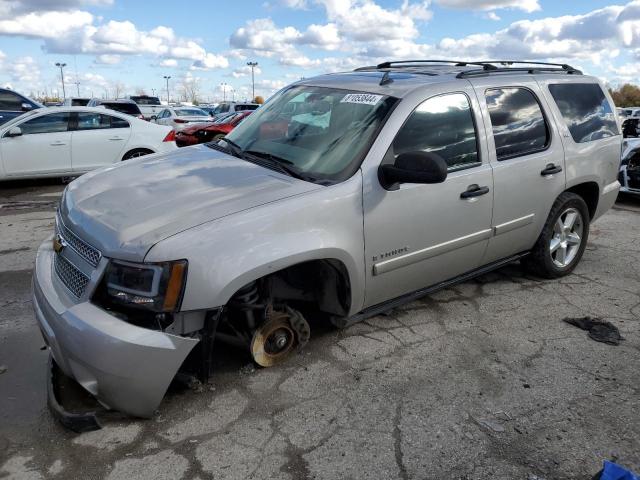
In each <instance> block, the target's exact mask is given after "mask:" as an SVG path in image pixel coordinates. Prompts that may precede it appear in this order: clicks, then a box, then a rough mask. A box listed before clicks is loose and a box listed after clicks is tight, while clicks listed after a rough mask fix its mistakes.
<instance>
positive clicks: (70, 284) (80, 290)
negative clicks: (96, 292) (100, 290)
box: [53, 254, 90, 298]
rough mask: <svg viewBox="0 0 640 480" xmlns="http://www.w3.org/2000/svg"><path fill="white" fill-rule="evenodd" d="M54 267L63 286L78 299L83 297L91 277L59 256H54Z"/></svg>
mask: <svg viewBox="0 0 640 480" xmlns="http://www.w3.org/2000/svg"><path fill="white" fill-rule="evenodd" d="M53 266H54V268H55V270H56V273H57V274H58V278H60V280H62V284H63V285H64V286H65V287H67V289H68V290H69V291H70V292H71V293H72V294H73V295H74V296H76V297H77V298H80V297H82V295H83V294H84V292H85V290H86V288H87V285H88V284H89V280H90V279H89V277H87V276H86V275H85V274H84V273H82V272H81V271H80V270H78V269H77V268H76V267H75V266H73V264H72V263H71V262H69V261H68V260H67V259H65V258H64V257H62V256H60V255H59V254H56V255H55V256H54V258H53Z"/></svg>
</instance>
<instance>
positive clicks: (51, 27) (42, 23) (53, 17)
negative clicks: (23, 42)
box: [0, 10, 93, 39]
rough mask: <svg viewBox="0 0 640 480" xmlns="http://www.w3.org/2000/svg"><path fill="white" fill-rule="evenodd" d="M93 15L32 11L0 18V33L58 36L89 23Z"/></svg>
mask: <svg viewBox="0 0 640 480" xmlns="http://www.w3.org/2000/svg"><path fill="white" fill-rule="evenodd" d="M92 22H93V15H91V14H90V13H88V12H82V11H79V10H76V11H72V12H32V13H27V14H24V15H18V16H15V17H12V18H0V35H17V36H25V37H38V38H45V39H46V38H59V37H61V36H65V35H67V34H69V33H72V32H73V31H76V30H78V29H81V28H83V27H85V26H88V25H90V24H91V23H92Z"/></svg>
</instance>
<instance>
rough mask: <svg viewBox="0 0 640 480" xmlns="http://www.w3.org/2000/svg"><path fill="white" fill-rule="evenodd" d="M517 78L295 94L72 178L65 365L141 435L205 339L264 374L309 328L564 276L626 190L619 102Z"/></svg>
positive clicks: (202, 362)
mask: <svg viewBox="0 0 640 480" xmlns="http://www.w3.org/2000/svg"><path fill="white" fill-rule="evenodd" d="M521 63H524V65H520V64H521ZM508 65H509V66H508V67H507V66H504V64H496V63H494V62H453V61H452V62H442V61H413V62H385V63H383V64H380V65H377V66H371V67H364V68H361V69H358V70H357V71H354V72H347V73H339V74H330V75H323V76H319V77H315V78H310V79H304V80H301V81H299V82H297V83H295V84H293V85H291V86H289V87H287V88H284V89H283V90H281V91H280V92H279V93H278V94H276V95H275V96H274V97H273V98H271V99H270V100H269V101H268V102H267V103H266V104H265V105H264V106H261V107H260V108H259V109H258V110H257V111H256V112H255V113H254V114H252V115H251V116H249V117H248V118H247V119H246V120H245V121H244V122H243V123H242V124H241V125H239V126H238V127H237V128H236V129H235V130H233V131H232V132H231V133H230V134H228V135H227V136H226V137H225V139H223V140H220V141H219V142H218V143H209V144H202V145H197V146H193V147H191V148H187V149H182V150H180V151H178V152H175V153H171V154H166V155H156V156H155V157H153V158H150V159H145V158H140V159H136V160H133V161H129V162H126V163H124V164H121V165H118V166H114V167H111V168H109V169H108V170H106V171H101V172H92V173H89V174H87V175H84V176H83V177H81V178H80V179H78V180H76V181H74V182H72V183H71V184H70V185H69V186H68V187H67V189H66V191H65V193H64V195H63V197H62V199H61V202H60V208H59V211H58V217H57V220H56V232H55V235H54V236H52V238H50V239H49V240H47V241H46V242H45V243H44V244H43V245H42V246H41V247H40V250H39V252H38V255H37V258H36V267H35V273H34V294H33V305H34V307H35V312H36V317H37V319H38V323H39V324H40V327H41V330H42V332H43V335H44V337H45V340H46V342H47V344H48V345H49V347H50V349H51V354H52V357H53V359H54V361H55V363H56V364H57V365H58V366H59V367H60V368H61V369H62V371H63V372H64V373H65V374H66V375H68V376H70V377H72V378H74V379H75V380H77V381H78V383H80V385H82V386H83V387H84V388H85V389H86V390H87V391H89V392H91V393H92V394H93V395H95V396H96V397H97V398H98V399H99V400H100V402H102V403H103V404H104V405H106V406H108V407H110V408H113V409H117V410H121V411H123V412H125V413H128V414H130V415H135V416H142V417H148V416H150V415H152V413H153V411H154V410H155V409H156V408H157V407H158V405H159V404H160V402H161V400H162V397H163V395H164V394H165V391H166V390H167V387H168V385H169V383H170V382H171V380H172V379H173V378H174V375H175V374H176V371H177V370H178V369H179V368H182V369H185V370H189V369H190V371H191V372H193V373H194V374H197V375H199V376H200V378H202V379H206V378H207V376H208V375H209V372H210V364H211V355H212V350H213V345H214V340H216V341H224V342H228V343H231V344H234V345H238V346H241V347H242V348H245V349H246V351H247V352H248V355H250V357H251V358H252V359H253V360H254V361H255V362H256V363H257V364H259V365H261V366H265V367H266V366H270V365H274V364H276V363H279V362H281V361H284V360H285V359H287V358H288V356H289V355H291V354H292V353H293V352H295V351H296V350H297V349H298V348H300V347H301V346H303V345H304V344H305V343H306V342H307V341H308V340H309V337H310V333H311V331H310V327H309V324H308V323H307V321H306V318H309V317H310V316H311V315H313V316H314V317H315V318H319V319H324V321H326V322H331V323H332V324H334V325H336V326H339V327H344V326H346V325H350V324H352V323H353V322H356V321H358V320H362V319H364V318H367V317H370V316H372V315H376V314H379V313H381V312H384V311H386V310H389V309H391V308H393V307H394V306H397V305H399V304H402V303H404V302H408V301H411V300H413V299H415V298H418V297H420V296H424V295H426V294H428V293H431V292H433V291H435V290H437V289H440V288H444V287H446V286H449V285H453V284H455V283H456V282H460V281H464V280H467V279H469V278H472V277H474V276H476V275H480V274H482V273H484V272H487V271H490V270H492V269H495V268H498V267H500V266H503V265H505V264H508V263H510V262H514V261H518V260H519V261H521V262H523V263H524V265H525V266H526V267H527V268H528V269H530V271H532V272H534V273H535V274H537V275H540V276H541V277H544V278H556V277H560V276H563V275H567V274H569V273H570V272H571V271H572V270H573V269H574V268H575V267H576V265H577V264H578V262H579V261H580V258H581V257H582V254H583V252H584V250H585V247H586V244H587V239H588V235H589V225H590V223H591V222H593V221H595V220H597V219H598V217H600V216H601V215H603V214H604V213H605V212H606V211H607V210H608V209H609V208H610V207H611V206H612V205H613V203H614V201H615V199H616V196H617V194H618V190H619V187H620V185H619V183H618V181H617V175H618V166H619V162H620V148H621V135H620V131H619V126H618V123H617V120H616V115H615V113H614V107H613V102H612V100H611V98H610V96H609V94H608V93H607V91H606V89H604V88H603V87H602V85H601V84H600V83H599V82H598V80H597V79H596V78H593V77H589V76H585V75H582V74H581V72H579V71H578V70H576V69H574V68H572V67H570V66H568V65H554V64H531V63H528V62H511V63H509V64H508ZM176 110H179V109H176ZM167 111H169V110H167Z"/></svg>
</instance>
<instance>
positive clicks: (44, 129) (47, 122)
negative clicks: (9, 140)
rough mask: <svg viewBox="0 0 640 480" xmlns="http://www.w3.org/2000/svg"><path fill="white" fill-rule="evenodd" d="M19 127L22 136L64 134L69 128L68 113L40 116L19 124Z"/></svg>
mask: <svg viewBox="0 0 640 480" xmlns="http://www.w3.org/2000/svg"><path fill="white" fill-rule="evenodd" d="M19 127H20V130H22V134H23V135H33V134H36V133H57V132H66V131H67V129H68V127H69V113H68V112H59V113H50V114H49V115H42V116H41V117H36V118H32V119H31V120H28V121H26V122H24V123H21V124H20V125H19Z"/></svg>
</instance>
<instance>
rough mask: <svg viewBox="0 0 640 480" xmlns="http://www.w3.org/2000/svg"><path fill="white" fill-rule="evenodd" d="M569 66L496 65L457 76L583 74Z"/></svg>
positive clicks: (457, 76)
mask: <svg viewBox="0 0 640 480" xmlns="http://www.w3.org/2000/svg"><path fill="white" fill-rule="evenodd" d="M567 67H569V68H550V67H545V66H539V67H531V68H525V67H516V68H500V67H496V68H495V69H491V70H485V69H474V70H467V71H464V72H460V73H458V74H457V75H456V78H468V77H478V76H482V75H490V74H495V73H528V74H531V75H532V74H534V73H563V74H566V75H582V72H581V71H580V70H578V69H577V68H573V67H570V66H569V65H567Z"/></svg>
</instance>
